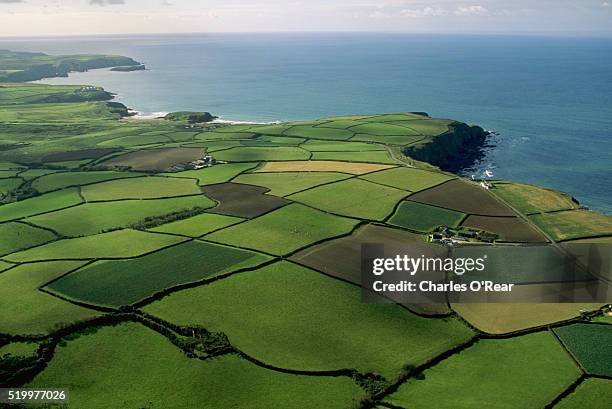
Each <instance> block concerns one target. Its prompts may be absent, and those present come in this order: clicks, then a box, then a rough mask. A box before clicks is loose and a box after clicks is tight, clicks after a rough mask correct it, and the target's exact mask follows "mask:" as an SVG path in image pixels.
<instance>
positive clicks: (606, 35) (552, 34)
mask: <svg viewBox="0 0 612 409" xmlns="http://www.w3.org/2000/svg"><path fill="white" fill-rule="evenodd" d="M206 34H212V35H219V34H228V35H232V34H250V35H253V34H255V35H257V34H268V35H269V34H278V35H283V34H285V35H287V34H380V35H415V36H419V35H429V36H464V37H486V36H490V37H543V38H584V39H589V38H591V39H612V32H601V31H577V32H556V31H541V32H540V31H535V32H534V31H525V32H513V33H508V32H452V31H448V32H439V31H418V32H417V31H414V32H412V31H398V30H288V31H191V32H135V33H90V34H33V35H20V34H16V35H10V34H9V35H4V34H2V35H0V40H4V39H12V40H15V39H42V38H44V39H52V38H58V39H59V38H78V37H126V36H169V35H176V36H189V35H206Z"/></svg>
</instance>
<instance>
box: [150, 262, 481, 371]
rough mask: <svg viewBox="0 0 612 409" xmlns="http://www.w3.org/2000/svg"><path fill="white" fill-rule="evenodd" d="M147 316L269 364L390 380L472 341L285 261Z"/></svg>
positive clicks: (170, 301) (442, 322)
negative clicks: (202, 332)
mask: <svg viewBox="0 0 612 409" xmlns="http://www.w3.org/2000/svg"><path fill="white" fill-rule="evenodd" d="M270 283H273V285H271V284H270ZM145 311H147V312H149V313H151V314H153V315H157V316H160V317H161V318H163V319H166V320H169V321H171V322H174V323H179V324H200V325H203V326H204V327H206V328H208V329H209V330H214V331H223V332H224V333H225V334H227V336H228V337H229V340H230V342H231V343H232V344H233V345H235V346H236V347H238V348H239V349H241V350H242V351H244V352H245V353H247V354H249V355H251V356H253V357H255V358H257V359H259V360H261V361H263V362H265V363H267V364H270V365H275V366H278V367H281V368H291V369H301V370H311V371H315V370H334V369H343V368H355V369H357V370H359V371H360V372H362V373H365V372H371V371H372V372H378V373H380V374H383V375H384V376H385V377H386V378H387V379H389V380H391V379H393V378H395V377H396V376H397V375H398V373H399V372H400V371H401V370H402V368H403V367H404V366H405V365H408V364H412V365H416V364H420V363H423V362H425V361H426V360H428V359H431V358H433V357H435V356H436V355H438V354H440V353H442V352H444V351H445V350H446V349H448V348H451V347H453V346H454V345H457V344H459V343H462V342H465V341H467V340H468V339H470V338H471V337H472V335H473V334H472V332H471V330H469V329H468V328H467V327H466V326H464V325H463V324H461V323H460V322H459V321H458V320H456V319H454V318H448V319H427V318H420V317H418V316H416V315H413V314H411V313H410V312H408V311H406V310H405V309H403V308H401V307H399V306H396V305H393V304H362V303H361V301H360V290H359V288H358V287H354V286H352V285H349V284H346V283H343V282H340V281H336V280H333V279H330V278H328V277H325V276H323V275H320V274H318V273H316V272H314V271H312V270H308V269H306V268H303V267H299V266H297V265H294V264H290V263H287V262H281V263H276V264H274V265H271V266H267V267H264V268H262V269H259V270H257V271H253V272H250V273H246V274H239V275H235V276H233V277H230V278H228V279H226V280H222V281H218V282H215V283H212V284H210V285H207V286H202V287H198V288H193V289H189V290H185V291H181V292H178V293H175V294H173V295H171V296H169V297H167V298H164V299H163V300H161V301H158V302H155V303H153V304H151V305H149V306H147V307H145ZM381 345H384V348H381ZM339 346H340V347H339Z"/></svg>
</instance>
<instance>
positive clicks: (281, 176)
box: [234, 172, 349, 196]
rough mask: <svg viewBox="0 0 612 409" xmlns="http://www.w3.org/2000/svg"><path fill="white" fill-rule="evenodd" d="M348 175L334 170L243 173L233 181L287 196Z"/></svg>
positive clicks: (272, 193)
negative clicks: (261, 187)
mask: <svg viewBox="0 0 612 409" xmlns="http://www.w3.org/2000/svg"><path fill="white" fill-rule="evenodd" d="M348 177H349V175H345V174H342V173H334V172H279V173H244V174H242V175H240V176H238V177H237V178H236V179H234V182H236V183H246V184H249V185H256V186H263V187H267V188H268V189H270V192H269V194H271V195H275V196H287V195H290V194H292V193H295V192H299V191H302V190H305V189H309V188H311V187H314V186H319V185H323V184H327V183H331V182H336V181H338V180H342V179H346V178H348Z"/></svg>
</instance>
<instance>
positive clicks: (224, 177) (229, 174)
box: [162, 162, 257, 185]
mask: <svg viewBox="0 0 612 409" xmlns="http://www.w3.org/2000/svg"><path fill="white" fill-rule="evenodd" d="M255 166H257V163H255V162H251V163H227V164H222V165H215V166H212V167H209V168H204V169H198V170H186V171H183V172H175V173H164V174H162V175H166V176H173V177H182V178H193V179H197V180H198V184H199V185H211V184H216V183H225V182H229V181H230V180H231V179H233V178H234V177H236V176H237V175H239V174H240V173H242V172H245V171H247V170H249V169H252V168H254V167H255Z"/></svg>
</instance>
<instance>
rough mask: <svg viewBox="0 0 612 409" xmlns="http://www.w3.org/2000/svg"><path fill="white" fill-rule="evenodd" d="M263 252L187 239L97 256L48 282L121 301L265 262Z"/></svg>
mask: <svg viewBox="0 0 612 409" xmlns="http://www.w3.org/2000/svg"><path fill="white" fill-rule="evenodd" d="M267 259H268V258H267V257H266V256H263V255H261V254H257V253H253V252H250V251H246V250H240V249H235V248H231V247H225V246H219V245H216V244H211V243H205V242H201V241H190V242H187V243H183V244H180V245H178V246H173V247H170V248H167V249H163V250H160V251H157V252H155V253H151V254H148V255H146V256H143V257H140V258H133V259H128V260H117V261H100V262H96V263H94V264H92V265H90V266H87V267H85V268H83V269H80V270H78V271H76V272H74V273H72V274H69V275H67V276H65V277H63V278H61V279H59V280H57V281H55V282H53V283H51V284H50V285H49V286H47V288H48V289H49V290H51V291H53V292H55V293H59V294H62V295H64V296H66V297H68V298H71V299H77V300H80V301H84V302H87V303H90V304H98V305H107V306H113V307H120V306H122V305H128V304H133V303H135V302H138V301H141V300H142V299H144V298H146V297H148V296H151V295H153V294H155V293H157V292H159V291H162V290H164V289H166V288H169V287H173V286H176V285H179V284H185V283H190V282H194V281H198V280H201V279H203V278H208V277H212V276H215V275H219V274H223V273H228V272H230V271H234V270H237V269H240V268H245V267H251V266H255V265H257V264H260V263H263V262H264V261H266V260H267Z"/></svg>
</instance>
